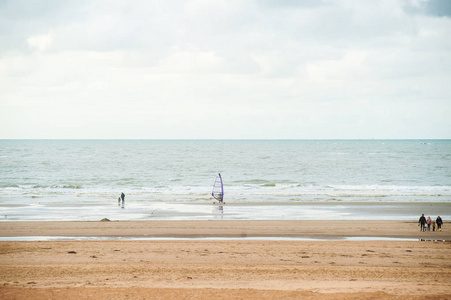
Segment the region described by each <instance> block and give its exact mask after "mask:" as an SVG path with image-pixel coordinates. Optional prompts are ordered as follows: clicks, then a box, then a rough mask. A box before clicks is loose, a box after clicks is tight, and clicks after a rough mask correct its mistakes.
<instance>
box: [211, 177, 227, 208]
mask: <svg viewBox="0 0 451 300" xmlns="http://www.w3.org/2000/svg"><path fill="white" fill-rule="evenodd" d="M211 195H212V196H213V198H215V199H216V200H218V201H219V203H225V202H224V185H223V184H222V177H221V173H218V176H216V179H215V183H214V184H213V191H212V192H211ZM213 204H214V202H213Z"/></svg>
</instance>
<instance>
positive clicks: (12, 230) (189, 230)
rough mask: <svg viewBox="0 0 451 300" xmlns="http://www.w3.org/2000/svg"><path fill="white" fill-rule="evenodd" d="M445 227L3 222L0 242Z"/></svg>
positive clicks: (353, 233)
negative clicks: (0, 240) (3, 240)
mask: <svg viewBox="0 0 451 300" xmlns="http://www.w3.org/2000/svg"><path fill="white" fill-rule="evenodd" d="M450 225H451V222H448V221H445V222H444V224H443V226H442V231H425V232H422V231H420V230H419V226H418V223H417V222H415V221H394V220H393V221H379V220H378V221H374V220H368V221H343V220H316V221H305V220H302V221H301V220H286V221H280V220H203V221H192V220H190V221H160V220H153V221H104V222H102V221H13V222H6V221H4V222H0V237H74V238H75V237H79V238H80V237H86V238H88V237H98V238H102V237H103V238H121V237H122V238H149V239H150V238H265V237H266V238H304V239H319V240H337V239H346V238H359V237H360V238H371V237H373V238H394V239H418V240H421V239H426V240H451V228H450Z"/></svg>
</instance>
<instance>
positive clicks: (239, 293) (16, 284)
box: [0, 221, 451, 299]
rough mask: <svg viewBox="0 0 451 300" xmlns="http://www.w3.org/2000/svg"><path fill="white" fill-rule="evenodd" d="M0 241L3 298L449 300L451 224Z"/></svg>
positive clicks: (10, 230)
mask: <svg viewBox="0 0 451 300" xmlns="http://www.w3.org/2000/svg"><path fill="white" fill-rule="evenodd" d="M20 236H21V237H22V238H24V239H26V238H27V237H33V236H34V237H42V240H39V241H13V240H12V237H20ZM52 236H53V237H54V238H56V240H45V239H46V238H48V237H52ZM0 237H2V238H3V239H4V240H3V241H2V242H0V285H1V288H0V298H2V299H31V298H33V299H60V298H66V299H82V298H85V299H86V298H88V299H89V298H91V299H93V298H95V299H127V298H128V299H192V298H196V299H211V298H215V299H226V298H227V299H257V298H263V299H276V298H277V299H280V298H284V299H300V298H309V299H381V298H395V299H423V298H424V297H429V299H449V298H451V286H450V284H449V283H450V282H451V243H450V242H449V240H451V230H450V223H448V222H446V223H445V224H444V227H443V231H441V232H420V231H419V227H418V226H417V223H415V222H407V221H365V222H362V221H315V222H307V221H146V222H134V221H133V222H122V221H121V222H1V223H0ZM61 237H66V239H63V238H61ZM70 237H72V238H74V237H78V239H77V240H70ZM81 237H91V240H85V239H84V238H81ZM162 237H167V238H175V239H168V240H161V239H160V240H159V239H152V238H162ZM203 237H217V238H236V239H235V240H230V239H226V240H202V239H189V238H203ZM242 237H248V238H249V237H260V238H261V240H248V239H242ZM283 237H285V238H293V239H294V238H310V239H315V240H277V238H283ZM346 237H353V238H354V240H346V239H345V238H346ZM8 238H10V239H11V240H7V239H8ZM101 238H106V240H101ZM120 238H129V240H122V239H120ZM140 238H144V239H148V240H138V239H140ZM176 238H187V239H188V240H180V239H176ZM265 238H268V239H267V240H265ZM359 238H360V239H361V240H359ZM368 238H369V239H370V240H366V239H368ZM405 239H407V240H405ZM422 240H423V241H422Z"/></svg>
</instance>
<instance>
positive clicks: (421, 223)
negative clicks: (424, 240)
mask: <svg viewBox="0 0 451 300" xmlns="http://www.w3.org/2000/svg"><path fill="white" fill-rule="evenodd" d="M418 223H420V224H419V225H421V227H420V231H426V229H425V228H424V225H425V224H426V218H425V217H424V214H422V215H421V217H420V219H419V220H418Z"/></svg>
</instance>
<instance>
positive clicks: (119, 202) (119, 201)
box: [117, 197, 121, 206]
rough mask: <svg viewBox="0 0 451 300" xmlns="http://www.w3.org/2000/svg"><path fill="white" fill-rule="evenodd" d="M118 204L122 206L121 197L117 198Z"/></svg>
mask: <svg viewBox="0 0 451 300" xmlns="http://www.w3.org/2000/svg"><path fill="white" fill-rule="evenodd" d="M117 206H121V197H119V198H117Z"/></svg>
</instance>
